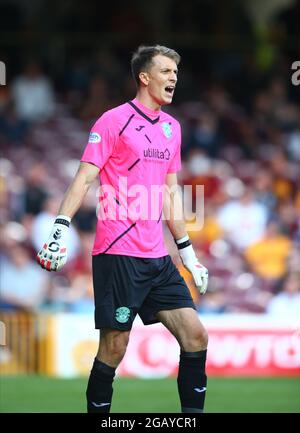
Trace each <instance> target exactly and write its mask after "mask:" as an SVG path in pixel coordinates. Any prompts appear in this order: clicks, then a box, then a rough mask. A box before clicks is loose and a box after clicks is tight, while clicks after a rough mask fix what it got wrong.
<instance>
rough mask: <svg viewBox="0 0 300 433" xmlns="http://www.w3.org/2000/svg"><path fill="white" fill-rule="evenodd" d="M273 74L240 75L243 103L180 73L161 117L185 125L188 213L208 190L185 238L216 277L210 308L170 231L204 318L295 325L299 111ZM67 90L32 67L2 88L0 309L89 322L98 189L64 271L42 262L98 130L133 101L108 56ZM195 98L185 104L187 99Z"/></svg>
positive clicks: (74, 76)
mask: <svg viewBox="0 0 300 433" xmlns="http://www.w3.org/2000/svg"><path fill="white" fill-rule="evenodd" d="M252 72H253V71H252ZM277 72H278V71H277ZM277 72H276V73H275V72H272V73H271V74H269V75H268V76H267V77H265V79H264V80H255V79H254V78H255V77H253V76H252V77H251V80H250V78H249V76H248V82H247V77H246V76H245V77H244V79H245V81H244V83H243V85H244V86H245V89H244V93H243V95H246V97H244V98H239V97H236V96H235V95H232V94H231V92H230V90H229V89H228V88H227V86H226V84H224V83H221V82H217V81H216V82H214V81H212V82H207V83H203V82H199V83H195V79H194V77H191V76H189V74H188V72H187V71H184V70H183V73H182V77H180V80H179V84H178V92H179V96H178V100H176V97H175V103H174V104H173V105H172V106H169V107H167V108H166V110H167V111H169V112H170V113H171V114H172V115H174V116H175V117H176V118H177V119H178V120H179V121H180V122H181V126H182V131H183V141H182V159H183V168H182V171H181V172H180V175H179V177H180V182H181V184H182V185H193V194H192V202H193V205H195V202H196V199H197V197H196V188H195V187H196V185H204V192H205V195H204V225H203V228H202V229H201V230H200V231H199V230H195V231H194V230H191V231H190V232H189V234H190V238H191V240H192V242H193V245H194V246H195V247H196V249H197V252H198V256H199V259H200V261H201V262H202V263H203V264H204V265H205V266H206V267H207V268H208V269H209V272H210V280H209V289H208V292H207V294H206V295H205V296H204V297H202V298H200V296H199V295H198V293H197V291H196V290H195V288H194V286H193V283H192V281H191V277H190V275H189V274H188V272H187V271H185V269H183V268H182V266H181V264H180V262H179V259H178V256H177V255H176V248H175V244H174V242H173V240H172V239H170V235H169V234H168V232H167V231H166V242H167V245H168V248H169V251H170V254H171V255H172V257H173V259H174V261H175V263H176V264H177V265H178V266H179V267H180V270H181V273H182V275H183V276H184V277H185V278H186V281H187V282H188V284H189V287H190V290H191V292H192V295H193V297H194V299H195V301H196V304H197V307H198V309H199V312H201V313H226V312H255V313H268V314H275V315H291V314H298V315H300V248H299V247H300V106H299V104H297V101H296V100H295V99H294V98H293V95H291V92H290V89H289V88H288V83H287V82H288V79H287V78H286V77H285V78H284V77H283V75H282V74H280V73H277ZM253 73H254V72H253ZM121 76H123V77H124V78H123V80H120V78H119V77H121ZM250 82H251V83H252V85H251V87H250V86H249V83H250ZM64 83H65V84H64V88H63V91H62V90H59V91H57V90H54V89H55V86H54V85H53V83H52V82H51V77H50V76H47V75H46V74H45V73H44V72H42V69H41V67H40V65H39V64H38V63H37V62H33V61H32V62H30V63H29V64H28V65H27V66H26V68H24V71H23V73H22V74H20V75H19V76H17V77H16V78H15V79H14V81H13V82H12V83H10V85H9V86H5V88H4V87H2V88H1V92H2V93H1V94H0V144H1V149H2V156H1V159H0V206H1V210H0V214H1V237H0V242H1V257H0V260H1V284H0V308H1V309H12V310H15V309H20V310H25V311H34V312H35V311H53V312H60V311H68V312H92V311H93V290H92V275H91V247H92V243H93V238H94V232H95V224H96V204H97V188H98V186H97V185H94V186H93V187H92V188H91V189H90V191H89V193H88V195H87V196H86V198H85V201H84V203H83V205H82V207H81V209H80V211H79V212H78V214H77V215H76V216H75V217H74V219H73V221H72V229H71V230H70V231H69V248H68V256H69V260H68V263H67V265H66V266H65V268H64V269H63V270H62V271H61V272H59V273H57V274H56V273H51V274H50V273H46V272H45V271H43V270H41V268H40V267H39V266H37V265H36V263H35V255H36V252H37V251H38V250H39V249H40V248H41V242H42V240H43V239H47V236H48V234H49V232H50V230H51V227H52V224H53V221H54V218H55V216H56V214H57V211H58V206H59V202H60V199H61V198H62V194H63V193H64V191H65V190H66V188H67V186H68V184H69V182H70V181H71V179H72V177H73V175H74V173H75V171H76V170H77V167H78V163H79V162H78V161H79V159H80V157H81V155H82V152H83V149H84V147H85V144H86V142H87V137H88V132H89V129H90V128H91V126H92V124H93V123H94V121H95V120H96V119H97V118H98V117H99V116H100V115H101V114H102V113H103V112H104V111H106V110H107V109H109V108H112V107H113V106H116V105H118V104H120V103H122V102H124V101H126V100H129V99H132V98H133V97H134V94H135V89H134V83H133V81H132V80H131V78H130V76H129V75H128V74H127V73H126V71H124V66H123V65H122V64H121V63H120V62H119V61H118V60H117V57H116V56H114V55H113V54H112V53H108V52H105V53H103V52H102V53H101V55H100V54H99V55H97V56H95V57H94V59H93V62H92V63H91V64H88V63H86V62H85V61H83V59H81V58H80V57H78V58H75V59H74V61H73V62H71V63H70V67H69V69H68V70H67V71H66V74H65V77H64ZM116 83H117V84H116ZM191 94H193V97H191V98H190V99H191V100H190V101H188V102H187V100H186V98H185V97H184V95H191ZM176 101H177V102H176Z"/></svg>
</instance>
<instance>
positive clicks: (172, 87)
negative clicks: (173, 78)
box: [165, 86, 175, 95]
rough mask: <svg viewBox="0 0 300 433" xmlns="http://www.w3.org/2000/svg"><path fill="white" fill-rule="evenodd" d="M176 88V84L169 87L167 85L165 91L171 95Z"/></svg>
mask: <svg viewBox="0 0 300 433" xmlns="http://www.w3.org/2000/svg"><path fill="white" fill-rule="evenodd" d="M174 90H175V87H174V86H167V87H165V91H166V92H167V93H168V94H169V95H173V93H174Z"/></svg>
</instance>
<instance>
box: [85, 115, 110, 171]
mask: <svg viewBox="0 0 300 433" xmlns="http://www.w3.org/2000/svg"><path fill="white" fill-rule="evenodd" d="M112 125H113V122H112V120H111V116H110V114H109V112H106V113H104V114H103V115H102V116H101V117H100V118H99V119H98V120H97V122H96V123H95V124H94V126H93V127H92V129H91V132H90V135H89V140H88V143H87V145H86V148H85V150H84V152H83V155H82V158H81V162H89V163H91V164H94V165H96V166H97V167H99V168H100V170H101V169H102V168H103V167H104V165H105V163H106V162H107V160H108V159H109V157H110V156H111V155H112V153H113V150H114V147H115V143H116V133H115V129H114V127H113V126H112Z"/></svg>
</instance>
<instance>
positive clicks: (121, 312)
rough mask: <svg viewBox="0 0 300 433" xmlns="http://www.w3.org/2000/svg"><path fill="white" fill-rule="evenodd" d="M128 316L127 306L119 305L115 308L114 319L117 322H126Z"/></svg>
mask: <svg viewBox="0 0 300 433" xmlns="http://www.w3.org/2000/svg"><path fill="white" fill-rule="evenodd" d="M129 317H130V310H129V308H127V307H119V308H117V309H116V320H117V322H119V323H126V322H128V320H129Z"/></svg>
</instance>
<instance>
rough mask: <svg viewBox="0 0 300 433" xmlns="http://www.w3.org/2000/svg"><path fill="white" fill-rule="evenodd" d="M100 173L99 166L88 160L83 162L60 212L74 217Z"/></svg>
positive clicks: (66, 194)
mask: <svg viewBox="0 0 300 433" xmlns="http://www.w3.org/2000/svg"><path fill="white" fill-rule="evenodd" d="M98 174H99V168H98V167H96V166H95V165H93V164H89V163H87V162H81V163H80V166H79V169H78V171H77V173H76V175H75V178H74V179H73V181H72V183H71V185H70V186H69V188H68V190H67V192H66V193H65V196H64V198H63V201H62V203H61V205H60V208H59V211H58V214H59V215H65V216H68V217H69V218H73V216H74V215H75V214H76V212H77V211H78V209H79V208H80V206H81V203H82V201H83V199H84V197H85V195H86V193H87V192H88V190H89V187H90V186H91V184H92V183H93V182H94V180H95V179H96V177H97V176H98Z"/></svg>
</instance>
